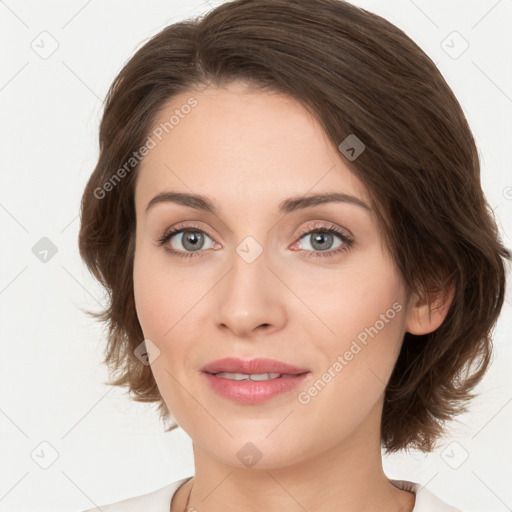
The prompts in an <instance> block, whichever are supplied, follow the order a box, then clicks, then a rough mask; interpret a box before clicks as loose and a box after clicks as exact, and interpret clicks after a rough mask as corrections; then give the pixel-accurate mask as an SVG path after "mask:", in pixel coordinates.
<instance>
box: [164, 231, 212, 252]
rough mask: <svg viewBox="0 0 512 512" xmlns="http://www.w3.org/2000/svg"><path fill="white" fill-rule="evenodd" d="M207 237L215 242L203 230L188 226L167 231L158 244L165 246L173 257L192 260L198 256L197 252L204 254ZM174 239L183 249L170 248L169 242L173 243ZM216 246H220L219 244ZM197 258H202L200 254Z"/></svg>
mask: <svg viewBox="0 0 512 512" xmlns="http://www.w3.org/2000/svg"><path fill="white" fill-rule="evenodd" d="M177 235H178V236H177ZM205 237H207V238H209V239H210V240H211V241H212V242H213V240H212V239H211V238H210V237H209V236H208V235H207V234H206V233H205V232H204V231H203V230H201V229H199V227H197V226H193V225H186V226H180V227H176V228H172V229H170V230H168V231H166V232H165V233H164V235H163V236H162V237H161V238H159V239H158V240H157V244H158V246H163V247H164V249H165V250H166V251H167V252H169V253H170V254H171V255H173V256H177V257H182V258H191V257H195V256H196V254H194V253H195V252H198V253H200V252H204V251H201V249H204V245H205ZM172 238H176V240H177V241H178V242H177V243H178V244H179V245H181V246H182V248H179V247H178V249H173V248H171V247H169V244H168V243H167V242H169V241H171V239H172ZM213 244H216V242H213ZM216 245H217V246H218V244H216ZM210 248H211V247H210ZM197 256H200V254H197Z"/></svg>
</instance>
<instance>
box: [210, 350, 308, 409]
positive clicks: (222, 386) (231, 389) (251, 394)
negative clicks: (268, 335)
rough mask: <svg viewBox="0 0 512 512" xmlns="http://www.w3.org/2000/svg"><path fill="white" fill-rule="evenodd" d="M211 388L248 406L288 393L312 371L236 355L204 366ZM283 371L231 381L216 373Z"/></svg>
mask: <svg viewBox="0 0 512 512" xmlns="http://www.w3.org/2000/svg"><path fill="white" fill-rule="evenodd" d="M201 370H202V372H203V376H204V378H205V379H206V381H207V383H208V385H209V386H210V389H212V390H213V391H215V392H216V393H218V394H219V395H221V396H223V397H225V398H228V399H229V400H232V401H234V402H237V403H240V404H247V405H256V404H260V403H263V402H265V401H267V400H270V399H271V398H274V397H276V396H277V395H280V394H282V393H287V392H289V391H291V390H292V389H293V388H295V387H296V386H298V385H299V384H300V383H302V382H303V381H304V380H305V379H306V378H307V377H308V376H309V375H310V374H311V372H310V371H309V370H308V369H306V368H298V367H297V366H293V365H290V364H287V363H283V362H282V361H277V360H276V359H266V358H257V359H251V360H249V361H243V360H241V359H236V358H231V357H228V358H224V359H218V360H216V361H212V362H211V363H208V364H207V365H206V366H204V367H203V368H202V369H201ZM220 372H229V373H248V374H254V373H281V374H285V375H286V377H278V378H277V379H270V380H266V381H251V380H231V379H226V378H224V377H217V376H216V375H214V373H220Z"/></svg>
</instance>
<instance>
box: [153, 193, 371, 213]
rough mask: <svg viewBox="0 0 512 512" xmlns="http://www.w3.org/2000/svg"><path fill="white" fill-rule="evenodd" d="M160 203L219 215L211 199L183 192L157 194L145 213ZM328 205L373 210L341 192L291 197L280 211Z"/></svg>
mask: <svg viewBox="0 0 512 512" xmlns="http://www.w3.org/2000/svg"><path fill="white" fill-rule="evenodd" d="M159 203H175V204H180V205H183V206H188V207H189V208H194V209H195V210H202V211H205V212H209V213H212V214H214V215H217V214H218V213H219V208H218V207H217V206H216V205H215V203H214V202H213V201H212V200H211V199H210V198H208V197H206V196H202V195H197V194H186V193H183V192H161V193H160V194H157V195H156V196H155V197H153V199H151V201H149V203H148V204H147V206H146V210H145V213H146V214H147V213H148V212H149V210H150V209H151V208H153V207H154V206H155V205H157V204H159ZM327 203H347V204H351V205H355V206H359V207H361V208H363V209H365V210H367V211H371V208H370V207H369V206H368V205H367V204H366V203H365V202H364V201H362V200H361V199H359V198H357V197H354V196H351V195H348V194H343V193H341V192H328V193H324V194H314V195H306V196H296V197H290V198H289V199H285V200H284V201H281V203H279V211H280V212H281V213H284V214H286V213H291V212H295V211H298V210H302V209H305V208H311V207H313V206H318V205H321V204H327Z"/></svg>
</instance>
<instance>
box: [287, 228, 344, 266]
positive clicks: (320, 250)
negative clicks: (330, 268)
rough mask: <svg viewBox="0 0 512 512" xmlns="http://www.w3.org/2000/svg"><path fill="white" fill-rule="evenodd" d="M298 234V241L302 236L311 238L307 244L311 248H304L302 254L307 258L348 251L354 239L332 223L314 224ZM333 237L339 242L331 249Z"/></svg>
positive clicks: (334, 254) (329, 255)
mask: <svg viewBox="0 0 512 512" xmlns="http://www.w3.org/2000/svg"><path fill="white" fill-rule="evenodd" d="M313 235H314V236H313ZM299 236H300V239H299V242H300V240H302V239H303V238H305V239H307V238H308V237H309V238H310V240H311V241H310V242H309V245H310V246H311V247H312V249H313V250H306V254H304V255H305V256H306V257H307V258H328V257H331V256H337V255H339V254H341V253H342V252H345V251H348V250H349V249H350V248H351V247H352V245H353V243H354V240H353V239H352V238H351V237H350V236H348V235H347V234H345V233H343V232H342V231H341V230H340V229H339V228H337V227H336V226H332V225H321V224H320V225H319V224H315V225H314V226H313V227H312V228H311V227H308V228H306V229H305V230H302V231H301V232H300V234H299ZM335 238H337V239H338V240H339V243H338V245H336V246H335V248H334V249H332V245H333V239H335ZM297 243H298V242H297ZM297 243H295V244H294V245H293V247H294V248H296V245H297ZM329 249H330V250H329Z"/></svg>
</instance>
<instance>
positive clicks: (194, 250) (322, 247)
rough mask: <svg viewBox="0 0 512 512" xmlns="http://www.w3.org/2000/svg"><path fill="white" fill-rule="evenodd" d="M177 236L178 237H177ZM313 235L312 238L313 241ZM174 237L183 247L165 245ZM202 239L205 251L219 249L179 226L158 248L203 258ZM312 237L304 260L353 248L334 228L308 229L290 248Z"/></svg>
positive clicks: (196, 231)
mask: <svg viewBox="0 0 512 512" xmlns="http://www.w3.org/2000/svg"><path fill="white" fill-rule="evenodd" d="M178 235H179V236H178ZM312 235H315V236H314V237H312ZM175 237H176V240H177V243H178V244H179V245H181V246H182V247H181V248H180V247H178V248H177V249H175V248H172V247H170V245H169V244H168V242H170V241H171V240H172V239H173V238H175ZM205 237H206V238H208V239H209V240H211V242H212V246H211V247H206V249H208V248H210V249H212V248H215V249H217V248H219V247H220V245H219V244H217V243H216V242H214V241H213V240H212V239H211V238H210V237H209V236H208V235H207V234H206V233H205V232H204V231H203V230H202V229H200V228H199V227H198V226H194V225H190V224H189V225H185V226H183V225H181V226H178V227H174V228H171V229H170V230H168V231H166V232H165V233H164V234H163V235H162V236H161V237H160V238H159V239H158V240H157V245H158V246H161V247H163V248H164V249H165V250H166V251H167V252H168V253H170V254H171V255H172V256H177V257H179V258H194V257H202V256H203V255H202V254H201V253H204V252H206V251H202V250H201V249H205V247H204V245H205ZM307 237H311V240H312V241H311V242H310V244H309V245H311V246H312V250H309V249H305V250H304V249H303V248H302V247H300V249H303V250H304V252H305V256H306V257H307V258H327V257H331V256H337V255H338V254H341V253H342V252H345V251H348V250H349V249H350V247H352V245H353V242H354V241H353V239H352V238H351V237H350V236H349V235H347V234H345V233H343V232H342V231H341V230H340V229H339V228H337V227H336V226H333V225H323V224H320V225H319V224H315V225H314V226H313V227H311V226H310V227H308V228H307V229H304V230H302V231H301V232H300V233H299V240H298V241H297V242H295V243H294V244H293V246H292V248H293V249H297V248H299V247H297V244H299V245H302V244H301V243H300V241H301V240H302V239H303V238H307ZM335 238H337V239H338V241H339V243H338V245H336V246H335V248H334V249H332V248H331V247H332V244H333V239H335Z"/></svg>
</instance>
